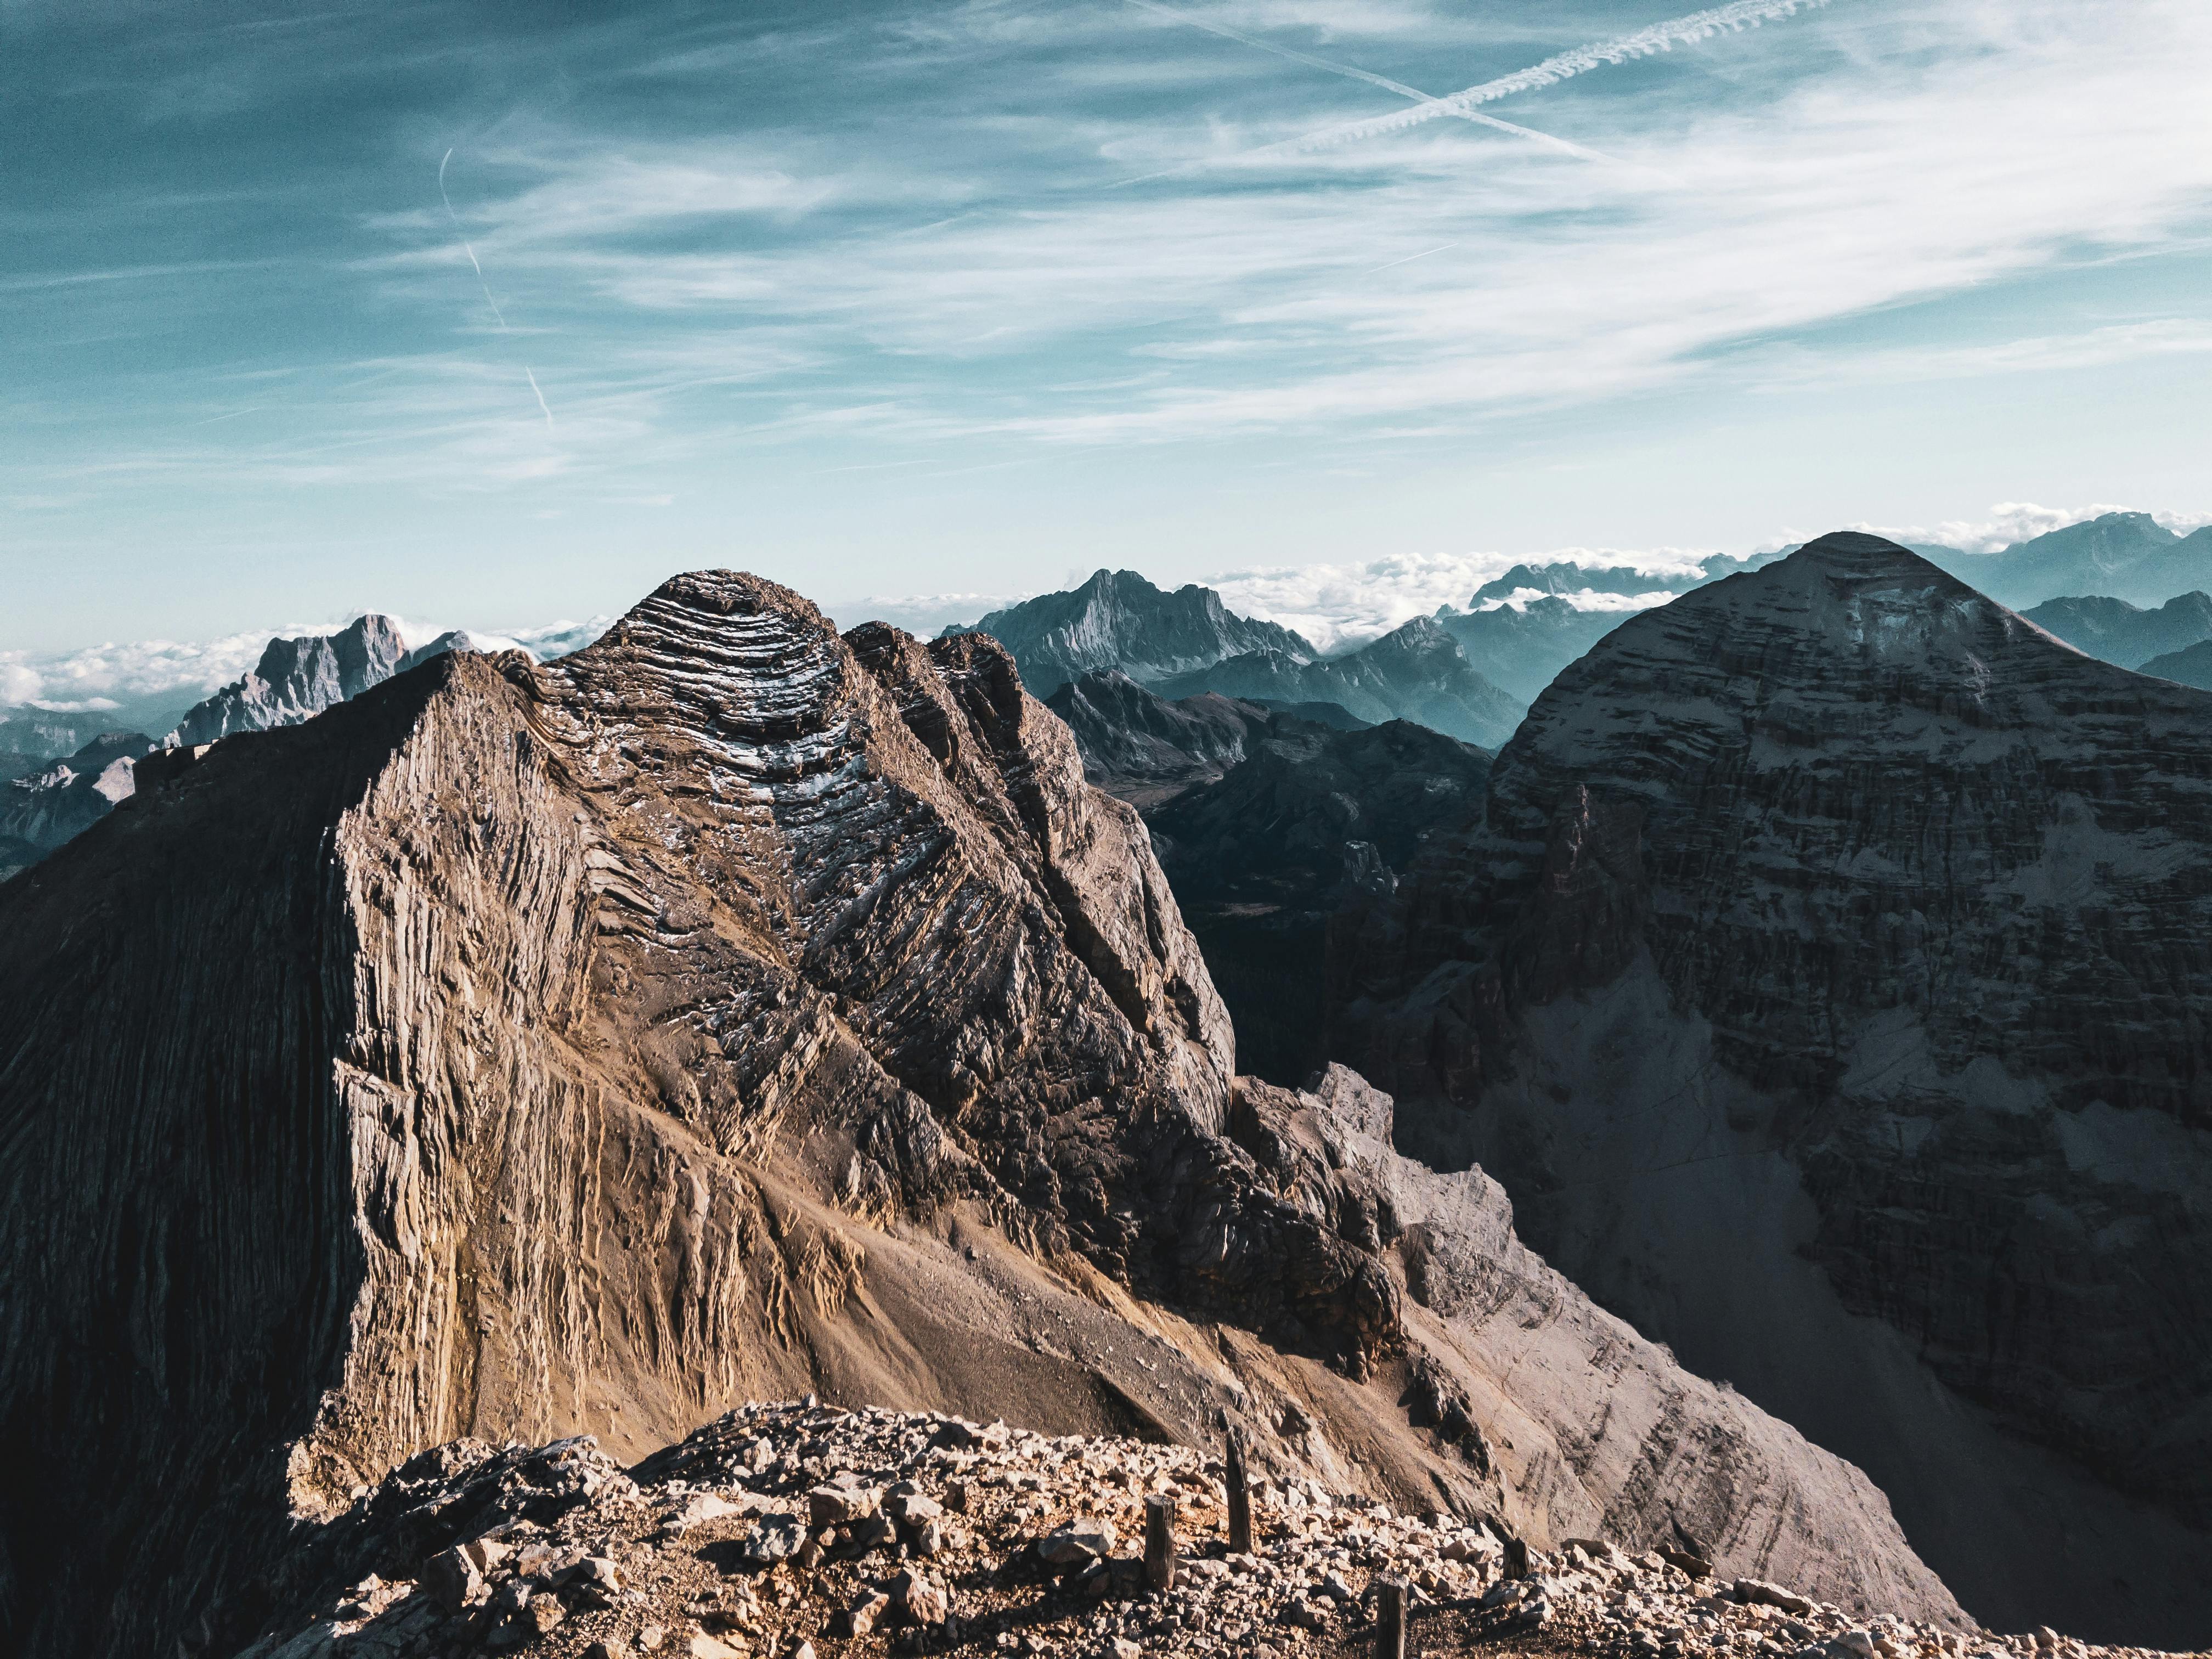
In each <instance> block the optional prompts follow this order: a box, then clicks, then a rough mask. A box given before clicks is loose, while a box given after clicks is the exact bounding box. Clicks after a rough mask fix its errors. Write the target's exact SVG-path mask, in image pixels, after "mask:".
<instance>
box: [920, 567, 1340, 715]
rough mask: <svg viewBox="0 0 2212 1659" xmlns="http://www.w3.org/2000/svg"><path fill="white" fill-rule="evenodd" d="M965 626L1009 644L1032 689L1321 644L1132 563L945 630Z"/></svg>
mask: <svg viewBox="0 0 2212 1659" xmlns="http://www.w3.org/2000/svg"><path fill="white" fill-rule="evenodd" d="M967 633H976V634H988V635H990V636H991V637H992V638H993V639H994V640H996V641H999V643H1000V644H1001V645H1003V646H1005V647H1006V649H1007V650H1008V651H1010V652H1011V653H1013V659H1014V665H1015V666H1016V667H1018V668H1019V669H1020V670H1021V675H1022V684H1024V685H1026V686H1027V687H1028V688H1029V690H1030V696H1035V697H1049V696H1051V695H1052V694H1053V693H1054V692H1055V691H1057V690H1060V687H1061V686H1063V685H1065V684H1067V683H1068V682H1069V681H1070V680H1073V679H1080V678H1082V677H1083V676H1084V675H1085V674H1086V673H1089V672H1090V671H1091V670H1092V669H1094V668H1118V669H1120V670H1121V671H1122V672H1123V673H1125V674H1127V675H1129V676H1130V677H1131V678H1133V679H1138V680H1142V681H1145V682H1146V683H1150V682H1152V681H1154V680H1158V679H1164V678H1167V677H1168V676H1170V675H1172V674H1181V673H1185V672H1188V671H1190V670H1192V669H1199V668H1206V667H1208V666H1210V665H1212V664H1214V663H1218V662H1219V661H1221V660H1222V659H1224V658H1225V657H1237V656H1243V655H1245V654H1247V653H1255V652H1267V653H1275V654H1278V655H1280V656H1282V657H1285V658H1287V659H1291V660H1292V661H1295V662H1301V663H1304V662H1311V661H1312V660H1313V659H1315V658H1316V657H1318V656H1319V655H1320V654H1321V653H1319V652H1318V651H1316V650H1315V649H1314V648H1313V647H1312V646H1310V645H1309V644H1308V643H1307V642H1306V641H1304V639H1302V638H1300V637H1299V636H1298V635H1296V634H1294V633H1292V632H1291V630H1290V629H1287V628H1282V627H1279V626H1277V625H1276V624H1275V623H1271V622H1255V621H1254V620H1252V619H1251V618H1250V617H1240V616H1238V615H1237V613H1236V612H1235V611H1231V610H1230V609H1229V608H1228V607H1227V606H1226V605H1223V604H1222V603H1221V596H1220V595H1219V594H1218V593H1217V592H1214V591H1213V590H1212V588H1210V587H1200V586H1197V585H1196V584H1195V583H1192V584H1188V585H1186V586H1182V587H1179V588H1177V589H1176V591H1175V592H1172V593H1170V592H1165V591H1164V590H1163V589H1161V588H1158V587H1155V586H1152V583H1150V582H1148V581H1146V580H1145V579H1144V578H1143V577H1142V576H1139V574H1137V573H1136V572H1135V571H1133V570H1101V571H1099V572H1097V574H1095V575H1093V576H1092V577H1091V580H1089V581H1087V582H1085V583H1084V584H1083V586H1080V587H1078V588H1074V589H1072V590H1071V591H1069V592H1064V593H1043V594H1040V595H1038V596H1037V597H1036V599H1024V600H1023V601H1022V602H1021V603H1020V604H1019V605H1010V606H1008V607H1007V608H1006V610H1004V611H993V612H991V614H990V615H988V616H987V617H984V618H983V619H982V620H981V622H979V623H975V626H974V627H973V628H960V627H953V628H948V629H945V632H944V634H943V635H940V636H939V637H941V638H950V637H951V636H952V635H958V634H967Z"/></svg>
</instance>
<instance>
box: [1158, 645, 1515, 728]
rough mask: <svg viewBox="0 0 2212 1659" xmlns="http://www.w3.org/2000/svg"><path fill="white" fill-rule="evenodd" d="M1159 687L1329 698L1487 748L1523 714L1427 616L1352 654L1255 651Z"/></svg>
mask: <svg viewBox="0 0 2212 1659" xmlns="http://www.w3.org/2000/svg"><path fill="white" fill-rule="evenodd" d="M1154 690H1158V692H1159V693H1160V694H1161V695H1162V696H1167V697H1190V696H1198V695H1199V694H1200V693H1202V692H1207V691H1212V692H1218V693H1219V694H1221V695H1223V696H1231V697H1240V698H1243V699H1246V700H1248V701H1251V702H1263V701H1264V702H1279V703H1298V702H1330V703H1334V704H1336V705H1338V706H1339V707H1340V708H1343V709H1344V710H1346V712H1347V713H1348V714H1352V716H1354V717H1355V718H1357V719H1358V720H1365V721H1368V722H1369V723H1370V724H1373V725H1380V724H1382V723H1383V721H1385V720H1413V721H1415V722H1417V723H1418V724H1419V725H1422V726H1428V727H1429V728H1431V730H1433V731H1437V732H1443V733H1444V734H1445V735H1446V736H1448V737H1454V738H1459V739H1460V740H1461V741H1462V742H1463V743H1473V744H1481V745H1482V746H1483V747H1485V748H1495V747H1497V746H1498V744H1501V743H1503V742H1504V741H1505V739H1506V738H1509V737H1510V736H1511V735H1512V732H1513V728H1514V726H1516V724H1517V723H1518V722H1519V720H1520V718H1521V713H1522V705H1521V704H1520V703H1519V702H1517V701H1516V700H1515V699H1514V698H1512V697H1510V696H1507V695H1506V694H1505V693H1504V692H1503V691H1501V690H1498V687H1496V686H1495V685H1492V684H1491V683H1490V682H1489V681H1488V680H1486V679H1485V678H1483V677H1482V676H1481V675H1480V674H1479V673H1477V672H1476V671H1475V670H1474V665H1472V664H1471V663H1469V662H1468V659H1467V656H1466V653H1464V652H1462V650H1461V649H1460V647H1459V644H1458V642H1457V641H1455V640H1454V639H1453V638H1452V636H1451V635H1449V634H1448V633H1446V632H1445V631H1444V629H1443V627H1442V626H1440V625H1439V624H1438V623H1437V622H1436V620H1435V619H1434V618H1432V617H1415V618H1414V619H1413V621H1412V622H1409V623H1407V624H1406V625H1405V626H1404V627H1402V628H1399V629H1394V630H1392V631H1391V632H1390V633H1388V634H1385V635H1383V637H1382V638H1381V639H1379V640H1376V641H1375V642H1374V643H1373V644H1371V645H1368V646H1364V647H1361V648H1360V649H1359V650H1358V651H1354V652H1352V653H1349V654H1347V655H1345V656H1341V657H1331V658H1328V659H1325V660H1323V661H1320V662H1305V661H1301V660H1299V659H1297V658H1295V657H1292V656H1291V655H1289V654H1287V653H1283V652H1280V651H1256V652H1251V653H1247V654H1245V655H1243V656H1240V657H1231V658H1228V659H1225V660H1223V661H1221V662H1218V663H1215V664H1214V665H1212V666H1211V667H1208V668H1202V669H1197V670H1194V671H1192V672H1190V673H1188V674H1178V675H1176V676H1174V677H1172V678H1167V679H1164V680H1161V681H1159V682H1158V684H1156V685H1155V687H1154Z"/></svg>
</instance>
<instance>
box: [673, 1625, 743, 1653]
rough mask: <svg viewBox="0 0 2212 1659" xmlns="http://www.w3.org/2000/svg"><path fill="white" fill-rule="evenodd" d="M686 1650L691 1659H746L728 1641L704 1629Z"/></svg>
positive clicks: (692, 1639)
mask: <svg viewBox="0 0 2212 1659" xmlns="http://www.w3.org/2000/svg"><path fill="white" fill-rule="evenodd" d="M684 1652H686V1653H688V1654H690V1656H691V1659H744V1655H743V1654H741V1653H739V1652H738V1650H736V1649H735V1648H733V1647H732V1646H731V1645H730V1644H728V1643H727V1642H724V1641H720V1640H718V1639H717V1638H714V1637H712V1636H709V1635H708V1634H707V1632H704V1631H701V1632H699V1633H698V1634H697V1635H696V1636H694V1637H693V1638H691V1642H690V1646H688V1647H686V1648H685V1649H684Z"/></svg>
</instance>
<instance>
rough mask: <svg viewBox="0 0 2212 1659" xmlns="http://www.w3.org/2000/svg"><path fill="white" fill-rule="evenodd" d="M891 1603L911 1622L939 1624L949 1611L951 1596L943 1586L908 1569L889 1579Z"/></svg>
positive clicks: (943, 1620)
mask: <svg viewBox="0 0 2212 1659" xmlns="http://www.w3.org/2000/svg"><path fill="white" fill-rule="evenodd" d="M891 1605H892V1606H893V1607H895V1608H896V1610H897V1611H898V1613H900V1614H901V1615H902V1617H903V1618H905V1619H906V1620H908V1622H909V1623H911V1624H916V1625H941V1624H943V1623H944V1622H945V1614H946V1613H949V1612H950V1611H951V1597H949V1596H948V1595H945V1589H944V1587H943V1586H941V1585H939V1584H934V1583H931V1582H930V1581H929V1580H928V1579H927V1578H925V1577H922V1576H921V1574H920V1573H918V1572H914V1571H906V1572H902V1573H901V1574H899V1576H898V1577H896V1578H894V1579H893V1580H892V1581H891Z"/></svg>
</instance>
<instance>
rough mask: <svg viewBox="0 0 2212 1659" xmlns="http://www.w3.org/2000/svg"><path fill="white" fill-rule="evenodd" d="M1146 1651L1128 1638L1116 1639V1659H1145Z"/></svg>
mask: <svg viewBox="0 0 2212 1659" xmlns="http://www.w3.org/2000/svg"><path fill="white" fill-rule="evenodd" d="M1144 1653H1145V1650H1144V1649H1142V1648H1140V1647H1139V1646H1138V1645H1137V1644H1135V1643H1134V1642H1132V1641H1131V1640H1130V1639H1129V1638H1127V1637H1126V1636H1117V1637H1115V1638H1114V1647H1113V1654H1114V1659H1144Z"/></svg>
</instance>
